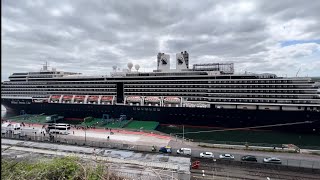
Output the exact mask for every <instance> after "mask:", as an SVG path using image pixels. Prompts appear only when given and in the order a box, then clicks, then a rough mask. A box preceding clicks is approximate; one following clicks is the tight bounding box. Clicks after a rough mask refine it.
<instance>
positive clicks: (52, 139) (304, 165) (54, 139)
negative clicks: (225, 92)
mask: <svg viewBox="0 0 320 180" xmlns="http://www.w3.org/2000/svg"><path fill="white" fill-rule="evenodd" d="M1 137H2V138H8V139H17V140H24V141H36V142H44V143H59V144H68V145H78V146H90V147H97V148H98V147H99V148H108V149H119V150H131V151H139V152H148V153H152V152H153V153H158V152H159V151H158V150H159V149H160V147H156V150H155V151H154V150H153V145H150V146H148V145H134V144H121V143H113V142H110V141H108V140H100V141H98V140H97V141H93V140H82V139H73V138H70V136H64V135H58V136H57V135H56V136H48V134H46V135H45V136H44V135H43V134H42V135H38V134H27V135H25V136H21V135H19V134H9V133H1ZM176 151H177V149H176V148H172V155H176ZM194 157H198V155H196V156H194ZM217 162H219V163H220V162H221V163H232V164H238V165H250V164H252V163H250V162H242V161H223V160H222V161H221V160H218V161H217ZM255 164H257V163H255ZM263 166H264V167H267V168H268V167H278V166H281V167H282V166H283V167H285V168H287V169H289V168H288V167H292V169H294V168H300V169H301V170H303V169H309V170H310V169H311V170H312V171H313V170H315V171H317V172H320V162H319V161H308V160H285V161H283V162H282V165H274V164H266V165H264V164H263Z"/></svg>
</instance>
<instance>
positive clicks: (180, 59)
mask: <svg viewBox="0 0 320 180" xmlns="http://www.w3.org/2000/svg"><path fill="white" fill-rule="evenodd" d="M178 64H179V65H181V64H183V58H182V57H178Z"/></svg>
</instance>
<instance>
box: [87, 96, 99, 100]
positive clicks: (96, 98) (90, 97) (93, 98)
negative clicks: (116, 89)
mask: <svg viewBox="0 0 320 180" xmlns="http://www.w3.org/2000/svg"><path fill="white" fill-rule="evenodd" d="M98 100H99V96H89V97H88V101H98Z"/></svg>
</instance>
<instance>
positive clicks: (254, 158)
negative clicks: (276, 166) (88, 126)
mask: <svg viewBox="0 0 320 180" xmlns="http://www.w3.org/2000/svg"><path fill="white" fill-rule="evenodd" d="M241 161H251V162H257V158H256V157H255V156H251V155H246V156H242V158H241Z"/></svg>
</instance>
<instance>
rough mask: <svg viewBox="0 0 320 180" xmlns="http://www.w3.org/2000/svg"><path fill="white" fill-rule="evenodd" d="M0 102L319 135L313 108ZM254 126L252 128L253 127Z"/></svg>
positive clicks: (29, 109)
mask: <svg viewBox="0 0 320 180" xmlns="http://www.w3.org/2000/svg"><path fill="white" fill-rule="evenodd" d="M1 104H2V105H3V106H5V107H6V109H7V110H9V111H12V112H14V113H16V114H20V113H21V111H24V112H25V113H27V114H42V113H45V114H48V115H50V114H58V115H61V116H64V117H65V118H84V117H88V116H92V117H96V118H102V117H103V114H109V115H110V116H111V117H113V118H119V117H120V115H126V116H127V118H128V119H131V118H132V119H134V120H145V121H157V122H159V123H160V124H173V125H191V126H203V127H219V128H246V127H260V126H269V127H263V128H256V129H267V130H280V131H289V132H303V133H313V134H320V120H319V118H320V113H319V112H315V111H274V110H242V109H217V108H188V107H159V106H128V105H98V104H64V103H34V102H31V101H30V102H29V101H25V104H13V103H12V101H11V100H10V99H2V100H1ZM253 129H254V128H253Z"/></svg>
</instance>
